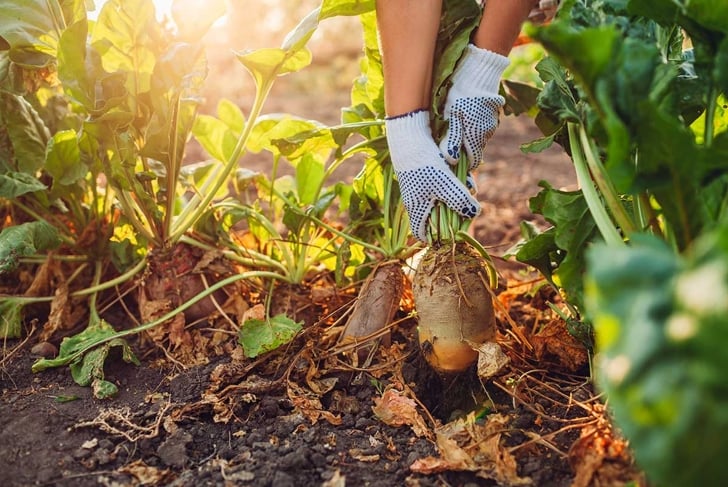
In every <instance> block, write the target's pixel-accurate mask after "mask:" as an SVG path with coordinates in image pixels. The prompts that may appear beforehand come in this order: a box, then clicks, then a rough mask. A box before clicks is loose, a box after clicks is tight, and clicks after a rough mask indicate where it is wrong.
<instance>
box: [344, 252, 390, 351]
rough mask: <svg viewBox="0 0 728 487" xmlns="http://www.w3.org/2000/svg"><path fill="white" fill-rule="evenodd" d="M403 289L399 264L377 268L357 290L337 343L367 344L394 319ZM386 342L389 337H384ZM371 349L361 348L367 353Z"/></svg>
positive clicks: (388, 264) (382, 265)
mask: <svg viewBox="0 0 728 487" xmlns="http://www.w3.org/2000/svg"><path fill="white" fill-rule="evenodd" d="M403 289H404V271H403V270H402V263H401V262H399V261H392V262H385V263H383V264H380V265H378V266H377V267H376V268H375V269H374V271H372V273H371V274H370V275H369V277H368V278H367V280H366V281H365V282H364V284H363V285H362V288H361V290H360V291H359V296H358V298H357V301H356V304H355V305H354V309H353V311H352V313H351V316H350V317H349V320H348V321H347V322H346V326H345V327H344V331H343V332H342V334H341V338H340V340H339V341H340V343H342V344H348V343H352V342H354V343H356V342H366V341H368V340H369V339H370V338H371V337H373V336H376V334H377V332H380V331H381V330H383V329H384V328H386V326H387V325H389V324H390V323H391V322H392V320H393V319H394V315H395V313H396V312H397V310H398V309H399V302H400V299H401V297H402V291H403ZM383 338H384V340H385V342H386V340H388V339H389V334H388V333H387V334H385V335H384V337H383ZM369 348H370V347H363V348H362V349H361V350H362V352H364V353H366V352H367V351H368V350H369Z"/></svg>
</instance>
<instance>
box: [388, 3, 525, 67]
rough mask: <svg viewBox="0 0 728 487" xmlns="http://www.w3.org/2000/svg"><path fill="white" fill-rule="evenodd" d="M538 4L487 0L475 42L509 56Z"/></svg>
mask: <svg viewBox="0 0 728 487" xmlns="http://www.w3.org/2000/svg"><path fill="white" fill-rule="evenodd" d="M383 1H387V0H383ZM537 5H538V0H486V2H485V7H484V9H483V19H482V20H481V22H480V26H479V27H478V30H477V31H476V33H475V37H474V38H473V43H474V44H475V45H476V46H478V47H479V48H481V49H488V50H489V51H493V52H496V53H498V54H501V55H503V56H507V55H508V54H509V53H510V52H511V49H512V48H513V43H514V42H515V41H516V38H517V37H518V34H519V33H520V31H521V26H522V24H523V22H524V20H526V18H527V17H528V14H529V12H530V11H531V10H532V9H534V8H536V6H537Z"/></svg>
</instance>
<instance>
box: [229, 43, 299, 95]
mask: <svg viewBox="0 0 728 487" xmlns="http://www.w3.org/2000/svg"><path fill="white" fill-rule="evenodd" d="M236 56H237V58H238V61H240V62H241V63H242V64H243V66H245V67H246V69H247V70H248V71H249V72H250V74H251V75H252V76H253V79H254V80H255V84H256V85H257V86H258V87H263V86H268V85H269V84H270V83H272V82H273V79H274V78H275V77H276V76H282V75H285V74H288V73H293V72H296V71H299V70H301V69H303V68H305V67H306V66H308V65H309V64H310V63H311V51H309V50H308V49H307V48H303V49H298V50H295V51H288V50H286V49H282V48H275V47H267V48H262V49H256V50H247V51H240V52H237V53H236Z"/></svg>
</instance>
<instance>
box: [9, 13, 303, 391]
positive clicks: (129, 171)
mask: <svg viewBox="0 0 728 487" xmlns="http://www.w3.org/2000/svg"><path fill="white" fill-rule="evenodd" d="M85 5H86V4H85V2H83V1H66V2H46V1H37V2H35V1H32V2H7V3H5V4H3V6H2V7H0V14H2V17H3V19H9V20H8V21H7V22H6V21H5V20H3V22H2V26H0V38H1V40H2V42H1V43H0V47H1V48H2V51H0V56H1V57H0V59H1V61H2V63H1V65H2V69H1V70H0V78H1V80H0V81H1V83H2V85H1V86H2V88H1V90H0V96H2V102H3V110H2V115H1V117H0V122H2V124H1V125H0V128H1V130H2V135H3V137H2V141H3V149H2V151H3V152H2V154H3V158H2V165H3V169H4V172H3V179H2V183H3V184H2V185H1V188H2V189H1V190H0V191H1V192H0V196H1V197H2V198H3V202H4V203H5V204H4V207H3V217H4V218H3V232H2V234H0V242H1V243H2V245H1V246H0V248H1V250H0V262H1V263H2V267H1V268H0V272H2V273H3V274H4V279H5V278H7V279H8V281H9V282H12V281H13V276H14V275H13V274H11V273H13V272H16V269H17V268H18V266H21V265H37V266H38V267H37V268H38V269H40V270H41V271H43V272H40V273H39V277H38V278H37V279H36V281H35V282H34V283H30V285H29V287H27V288H26V289H23V288H21V287H16V288H12V290H11V293H12V294H9V295H5V296H3V297H2V301H1V302H0V307H1V308H2V310H3V311H4V313H3V315H4V316H8V317H9V319H8V320H5V321H4V324H3V326H2V329H1V330H2V331H3V334H4V335H5V336H11V335H17V334H18V333H19V329H20V325H21V321H22V319H23V314H24V309H26V308H27V306H28V305H29V304H32V303H38V302H50V307H51V313H50V319H49V321H48V323H47V324H46V325H45V329H44V331H43V333H44V337H45V338H46V339H50V337H51V336H52V335H53V334H54V333H55V334H56V335H55V336H56V338H61V337H63V336H65V335H68V332H69V329H68V328H64V329H61V328H59V326H60V325H62V324H65V325H70V327H74V328H77V326H76V325H77V322H71V323H69V322H68V321H69V318H70V316H71V314H72V312H73V316H75V317H76V318H75V319H76V320H78V319H79V318H78V317H79V315H81V319H82V318H83V315H86V314H85V313H83V308H84V306H87V307H88V310H89V313H88V315H86V316H87V317H88V324H87V326H86V328H85V330H84V331H82V332H81V333H80V334H76V335H74V336H73V337H70V338H69V337H67V336H66V338H65V339H64V341H63V342H62V343H61V346H60V351H59V355H58V356H57V357H56V358H53V359H42V360H39V361H38V362H37V363H36V364H35V365H34V370H35V371H39V370H43V369H45V368H47V367H53V366H58V365H65V364H70V365H71V369H72V372H73V373H74V378H76V380H77V381H79V383H82V384H84V385H88V384H90V383H92V382H94V383H98V384H101V385H104V387H101V388H100V389H99V390H100V391H106V392H100V393H99V394H100V395H106V394H107V393H108V387H106V383H105V381H103V362H104V359H105V357H106V354H107V353H108V350H109V348H110V347H111V346H122V348H123V350H124V353H123V355H124V358H125V359H128V360H131V361H135V360H136V359H135V358H134V357H133V354H132V353H131V349H130V348H129V347H128V345H127V344H126V342H125V341H124V340H123V337H126V336H129V335H132V334H136V333H139V332H142V331H145V332H151V331H154V332H155V335H150V336H151V337H152V339H158V338H159V337H160V332H159V330H161V328H160V327H159V325H161V324H163V323H166V324H170V323H172V325H174V324H175V323H176V325H175V326H176V329H177V330H178V333H176V335H175V337H174V338H173V337H172V334H171V332H170V335H169V340H172V341H175V340H176V341H177V345H179V343H180V340H181V341H184V340H185V333H186V331H182V330H184V323H185V320H191V319H197V318H199V317H201V315H207V314H209V311H210V309H211V308H210V306H211V304H210V303H211V301H209V300H208V299H207V298H208V297H209V296H211V295H213V294H214V293H216V292H219V291H221V290H222V289H223V288H225V286H230V285H232V284H234V283H235V282H238V281H241V280H243V279H256V278H262V279H268V278H273V279H276V278H280V277H281V274H280V273H278V272H273V271H267V270H251V271H250V272H248V273H245V272H243V273H240V272H239V271H238V270H237V269H236V268H235V267H234V266H233V264H232V262H233V261H232V260H223V261H221V266H218V268H217V270H215V271H209V270H206V269H197V266H196V264H197V263H199V262H201V261H203V260H204V259H203V258H202V257H203V256H204V251H205V250H204V248H203V249H201V248H200V246H199V245H193V243H195V242H197V241H198V239H196V238H195V235H196V233H193V232H191V230H192V229H193V228H196V227H197V226H198V224H199V223H200V222H201V221H202V220H203V218H204V217H205V215H207V214H208V212H209V211H210V207H211V205H212V204H213V203H214V202H215V201H218V200H220V199H221V198H223V197H224V196H225V194H226V193H227V191H226V188H227V185H228V183H229V182H230V178H231V176H232V175H233V174H235V173H236V170H237V169H238V166H239V159H240V156H241V154H242V153H243V151H244V150H246V146H247V144H248V143H249V142H250V141H251V137H252V134H253V132H254V127H256V120H257V119H258V117H259V115H260V114H261V110H262V106H263V103H264V101H265V99H266V98H267V96H268V94H269V92H270V88H271V86H272V85H273V83H274V82H275V80H276V79H277V77H278V76H281V75H285V74H287V73H291V72H294V71H297V70H299V69H301V68H303V67H305V66H306V65H307V64H308V63H309V62H310V59H311V54H310V52H309V51H308V49H306V47H305V45H306V42H307V41H308V39H309V38H310V36H311V34H312V33H313V28H312V27H311V26H310V25H308V24H306V23H303V24H302V25H301V26H299V28H298V29H296V30H294V31H293V32H292V33H291V34H290V35H289V36H288V37H287V38H286V39H285V40H284V42H283V44H282V46H281V47H280V48H266V49H260V50H256V51H241V52H238V53H237V59H238V60H239V61H240V63H241V64H242V65H243V66H244V67H245V68H246V70H247V71H248V72H249V73H250V74H251V75H252V77H253V79H254V80H255V85H256V96H255V99H254V102H253V106H252V109H251V111H250V113H249V114H248V116H247V120H244V121H242V120H240V123H239V125H238V127H237V129H238V130H237V132H236V134H235V136H234V137H233V138H232V139H226V140H225V141H224V144H223V145H222V147H221V150H220V151H218V152H217V153H215V154H213V158H212V160H210V161H207V162H203V163H198V164H193V165H191V166H190V167H188V168H184V169H183V164H182V163H183V160H184V156H185V147H186V144H187V141H188V140H189V138H190V136H191V134H192V133H193V131H195V132H196V133H197V134H199V133H200V131H201V130H203V129H200V126H201V125H202V124H203V121H204V120H201V119H200V118H199V114H198V105H199V101H200V97H199V92H200V91H199V90H200V88H201V87H202V83H203V82H204V79H205V76H206V74H207V72H206V61H205V55H204V50H203V48H202V47H201V43H200V42H199V41H200V38H201V36H202V35H203V34H204V33H205V32H206V31H207V29H208V28H209V26H211V25H212V23H213V22H214V21H215V20H216V19H217V18H218V17H219V16H220V15H222V13H224V7H223V4H222V2H212V3H211V4H210V5H209V8H206V9H205V10H204V12H200V13H199V15H198V16H197V18H196V23H195V25H191V24H190V23H189V22H184V19H182V18H179V19H175V18H173V19H172V20H175V21H176V25H177V29H176V30H175V31H171V30H169V29H167V28H165V27H164V26H162V24H160V23H159V22H158V21H157V20H156V18H155V12H154V6H153V4H152V2H151V1H150V0H132V1H123V2H121V1H110V2H106V3H105V5H104V6H103V8H102V9H101V11H100V12H99V14H98V18H97V20H96V21H95V22H90V21H89V20H88V19H87V15H86V7H85ZM173 11H175V10H174V9H173ZM223 106H227V107H229V104H228V105H224V104H223ZM241 118H242V117H241ZM213 236H214V235H213ZM206 241H207V242H210V238H209V237H208V238H207V239H206ZM211 246H212V247H216V242H215V241H214V240H213V241H212V243H211ZM59 263H60V264H59ZM142 270H145V273H144V274H142V273H141V271H142ZM48 276H53V277H54V279H56V282H57V284H56V285H58V286H59V289H60V290H61V292H60V293H58V292H57V293H56V296H55V297H51V296H45V295H46V294H48V293H50V291H51V289H49V288H48ZM66 276H68V277H66ZM135 277H136V278H137V279H138V281H137V283H141V284H143V286H140V287H139V290H140V291H139V293H138V298H139V299H138V308H139V312H140V315H141V316H140V318H141V320H140V321H141V324H139V326H137V327H134V328H127V329H125V330H123V331H117V330H116V329H115V328H114V327H113V326H112V325H111V324H110V323H108V322H107V321H105V320H103V319H101V318H100V312H99V307H98V305H99V300H100V299H103V300H104V301H105V303H113V302H114V299H118V298H115V297H114V296H113V294H114V293H113V292H109V293H104V291H106V290H109V289H114V288H116V287H117V286H120V285H124V286H127V288H131V287H133V286H134V284H131V281H132V279H133V278H135ZM43 279H46V281H45V283H44V282H43ZM59 279H60V280H61V282H60V283H58V280H59ZM209 282H212V284H209ZM44 286H45V287H44ZM6 289H7V288H6ZM102 293H104V294H102ZM22 294H26V295H25V296H23V295H22ZM224 295H225V294H222V296H223V297H224ZM200 305H202V308H199V306H200ZM212 305H213V306H214V302H212ZM195 307H198V309H197V310H196V311H195V310H194V308H195ZM54 310H55V311H54ZM200 310H201V311H200ZM180 324H181V325H182V327H180V326H179V325H180ZM171 330H174V326H173V327H172V328H171ZM180 332H181V334H180ZM57 335H60V336H57ZM161 336H162V338H164V339H165V340H166V339H168V338H167V332H166V331H163V332H162V334H161ZM155 337H157V338H155ZM172 345H174V343H173V344H172Z"/></svg>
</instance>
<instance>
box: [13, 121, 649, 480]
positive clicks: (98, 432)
mask: <svg viewBox="0 0 728 487" xmlns="http://www.w3.org/2000/svg"><path fill="white" fill-rule="evenodd" d="M302 110H305V107H303V108H302ZM537 135H538V132H537V130H536V129H535V127H533V125H532V121H531V120H529V119H526V118H506V119H504V120H503V123H502V126H501V128H500V129H499V131H498V133H497V134H496V137H495V138H494V139H493V140H492V141H491V143H490V146H489V148H488V149H487V157H488V159H489V163H488V164H487V165H486V166H485V167H484V168H483V169H481V170H480V172H479V173H478V184H479V188H480V190H479V197H480V198H481V200H482V202H483V213H482V214H481V216H479V217H478V219H477V220H476V222H475V225H474V234H475V236H476V237H477V238H478V239H479V240H480V241H481V242H482V243H483V244H485V245H486V246H488V247H489V248H490V249H491V251H492V252H493V254H494V255H496V256H498V255H501V254H502V253H503V252H504V251H505V250H506V249H507V248H509V247H510V246H511V245H513V244H514V243H516V242H517V241H518V238H519V231H518V225H519V223H520V221H521V220H531V221H535V222H536V223H538V224H543V222H542V221H541V220H539V219H538V218H536V217H534V216H533V215H531V213H530V212H529V210H528V207H527V199H528V198H529V197H531V196H533V195H535V194H536V193H537V192H538V186H537V183H538V181H539V180H541V179H546V180H548V181H549V182H550V183H551V184H552V185H553V186H556V187H561V186H568V185H573V181H574V177H573V172H572V169H571V166H570V164H569V162H568V159H567V158H566V157H565V156H564V155H563V154H562V153H561V152H560V151H559V150H558V149H553V150H550V151H547V152H545V153H542V154H538V155H524V154H522V153H521V152H520V151H519V150H518V146H519V145H520V144H521V143H523V142H527V141H529V140H531V139H533V138H535V137H536V136H537ZM345 177H347V176H345ZM499 267H501V271H502V273H503V274H504V277H505V279H504V286H503V289H502V290H501V291H502V292H501V293H500V297H499V302H500V303H501V304H502V307H501V311H500V312H499V316H498V326H499V342H500V343H501V344H502V346H503V348H504V350H505V351H506V353H507V354H508V356H509V358H510V359H511V362H510V365H508V366H507V367H506V368H505V369H503V370H502V371H501V373H500V375H498V376H497V377H496V378H495V379H492V380H488V381H482V382H481V381H480V380H478V379H477V378H476V377H475V373H474V371H472V370H471V371H469V372H468V373H466V374H464V375H462V376H460V377H457V378H448V379H442V378H439V377H436V376H433V375H432V374H430V373H429V372H428V370H427V368H426V366H425V365H424V364H423V362H422V360H421V358H420V354H419V350H418V349H417V344H416V339H415V338H414V333H415V324H414V323H413V322H412V320H405V321H402V322H401V323H400V324H399V325H398V326H397V327H395V328H394V329H393V332H392V345H391V346H390V347H388V348H387V347H380V348H379V350H378V353H377V354H376V355H375V356H374V357H373V358H372V360H371V362H370V363H368V364H367V363H365V364H361V365H360V366H359V367H358V368H353V367H352V366H350V365H349V362H348V360H347V359H346V358H345V357H344V356H342V355H341V354H335V353H334V352H335V350H334V349H333V348H332V347H334V346H335V340H332V339H331V335H332V334H335V327H333V326H332V325H331V320H326V319H324V317H323V316H319V317H318V318H319V319H313V320H309V321H310V322H309V323H308V324H307V326H306V328H305V330H304V332H303V333H302V334H301V335H300V336H299V337H297V338H296V339H295V340H294V341H293V342H292V343H291V344H290V345H288V346H286V347H282V348H281V349H280V350H278V351H275V352H272V353H269V354H267V355H264V356H262V357H260V358H259V359H257V360H251V359H245V358H243V357H242V354H241V353H240V350H239V348H236V347H235V346H234V344H233V345H230V346H229V347H228V348H226V349H225V350H226V351H227V352H228V353H223V354H219V355H212V354H211V356H210V358H209V363H207V364H204V365H196V366H191V367H186V368H185V367H181V366H180V364H176V363H174V361H172V360H165V357H164V356H162V357H157V358H156V359H155V358H154V355H148V356H146V357H147V358H145V359H143V360H142V365H141V366H134V365H129V364H126V363H124V362H123V361H122V360H121V358H120V357H118V356H114V354H113V353H112V356H111V357H110V358H109V359H108V360H107V368H106V370H105V377H106V379H107V380H109V381H111V382H113V383H115V384H117V385H118V387H119V394H118V395H117V396H116V397H114V398H112V399H108V400H103V401H100V400H97V399H94V398H93V396H92V391H91V389H90V388H85V387H80V386H78V385H76V384H75V383H74V382H73V380H72V378H71V375H70V373H69V371H68V369H67V368H60V369H51V370H47V371H44V372H42V373H38V374H32V373H31V365H32V364H33V362H34V361H35V360H36V359H37V358H38V356H37V355H35V354H34V353H33V352H31V348H32V347H33V346H34V345H35V344H36V342H37V336H36V335H37V334H35V335H30V336H29V337H27V339H26V340H25V341H23V342H12V341H9V342H7V343H5V344H4V349H3V355H2V362H0V364H1V367H0V389H2V398H1V399H0V485H3V486H25V485H59V486H62V485H69V486H70V485H74V486H76V485H78V486H85V485H89V486H91V485H108V486H112V485H114V486H117V485H177V486H188V485H189V486H202V485H220V486H222V485H225V486H227V485H251V486H276V487H283V486H289V485H290V486H294V485H312V486H313V485H322V486H332V487H333V486H344V485H349V486H360V485H361V486H365V485H369V486H380V485H381V486H392V485H408V486H455V485H458V486H476V485H538V486H567V485H583V486H586V485H621V484H623V483H625V482H627V481H630V480H635V479H639V475H638V473H637V472H636V471H635V470H634V469H633V467H632V465H631V459H630V455H629V452H628V449H627V448H626V446H625V444H624V442H623V441H621V440H620V439H619V438H618V437H616V436H615V435H614V432H613V431H612V429H611V427H610V425H609V421H608V418H607V416H606V414H605V412H604V407H603V405H602V404H601V403H600V402H599V400H598V398H597V397H596V394H595V392H594V390H593V388H592V385H591V382H590V380H589V368H588V364H587V363H586V354H585V351H584V349H583V347H581V346H580V344H579V343H577V342H576V341H575V340H573V339H572V338H570V336H569V335H568V334H567V333H565V328H564V324H563V323H562V322H560V321H559V320H558V319H557V318H556V317H555V315H554V314H553V313H552V312H551V311H550V309H549V307H548V305H547V304H546V302H547V301H558V296H555V295H554V294H553V292H551V291H550V290H549V289H548V288H546V287H543V286H541V283H540V281H539V280H538V278H537V276H535V274H533V273H531V272H529V271H528V269H525V268H524V267H522V266H519V265H515V264H513V263H505V262H502V261H499ZM349 299H350V298H349ZM309 304H310V303H309ZM315 309H316V310H317V311H318V312H320V313H326V312H327V311H326V307H323V306H322V307H317V308H315ZM403 316H404V313H400V316H399V317H403ZM130 344H131V346H132V348H136V347H139V346H140V344H139V343H137V342H136V341H135V340H133V339H132V340H131V341H130ZM56 345H57V344H56ZM36 351H37V350H36ZM390 399H401V400H402V401H403V402H404V404H406V405H409V406H411V409H407V410H406V411H402V410H400V409H397V407H396V406H397V404H399V403H394V402H391V403H390V402H388V401H389V400H390ZM375 406H376V407H375ZM387 413H390V414H393V415H394V418H392V417H389V416H387ZM468 413H470V416H468ZM468 417H469V418H470V421H465V420H464V419H463V418H468ZM398 422H399V423H404V424H402V425H401V426H396V424H397V423H398ZM457 426H460V427H461V430H459V432H458V433H452V428H454V427H457ZM448 428H450V429H448ZM493 428H495V429H493ZM444 460H447V461H444ZM511 461H514V463H513V464H511V463H510V462H511Z"/></svg>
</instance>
